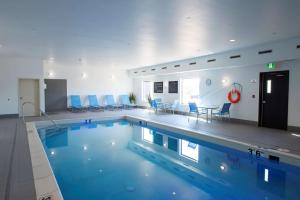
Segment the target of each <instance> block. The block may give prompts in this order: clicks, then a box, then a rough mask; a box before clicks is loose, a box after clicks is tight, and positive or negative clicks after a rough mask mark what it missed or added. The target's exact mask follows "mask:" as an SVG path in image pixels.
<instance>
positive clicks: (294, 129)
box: [137, 106, 300, 133]
mask: <svg viewBox="0 0 300 200" xmlns="http://www.w3.org/2000/svg"><path fill="white" fill-rule="evenodd" d="M137 107H138V108H142V109H147V108H148V107H146V106H137ZM160 112H161V111H160ZM168 113H169V112H168ZM174 113H175V114H178V115H185V116H188V115H189V113H188V112H184V111H175V112H174ZM224 122H225V120H224ZM226 122H229V123H230V122H233V123H237V124H245V125H250V126H258V122H257V121H251V120H245V119H238V118H230V121H226ZM287 130H288V131H292V132H298V133H300V127H298V126H288V129H287Z"/></svg>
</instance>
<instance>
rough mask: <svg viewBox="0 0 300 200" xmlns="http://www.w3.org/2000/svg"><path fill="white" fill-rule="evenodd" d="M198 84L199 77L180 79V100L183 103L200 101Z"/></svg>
mask: <svg viewBox="0 0 300 200" xmlns="http://www.w3.org/2000/svg"><path fill="white" fill-rule="evenodd" d="M199 84H200V79H198V78H192V79H183V80H182V92H181V102H182V103H183V104H188V103H189V102H195V103H197V104H199V103H200V98H199Z"/></svg>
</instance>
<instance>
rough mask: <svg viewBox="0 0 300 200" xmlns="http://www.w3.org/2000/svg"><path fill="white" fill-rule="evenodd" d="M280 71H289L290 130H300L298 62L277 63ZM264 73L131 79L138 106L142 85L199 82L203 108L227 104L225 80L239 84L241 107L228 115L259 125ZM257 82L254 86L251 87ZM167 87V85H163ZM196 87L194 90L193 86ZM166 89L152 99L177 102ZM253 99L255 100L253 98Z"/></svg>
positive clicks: (250, 69)
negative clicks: (296, 128)
mask: <svg viewBox="0 0 300 200" xmlns="http://www.w3.org/2000/svg"><path fill="white" fill-rule="evenodd" d="M279 65H280V69H279V70H290V91H289V122H288V124H289V125H290V126H300V106H299V102H300V94H299V87H300V78H299V77H300V60H293V61H285V62H281V63H279ZM263 71H267V70H266V68H265V66H264V64H262V65H254V66H247V67H235V68H226V69H215V70H204V71H194V72H186V73H180V74H169V75H161V76H159V75H157V76H149V77H144V78H136V79H134V88H133V90H134V92H135V93H136V94H137V98H138V103H139V104H141V105H146V104H145V103H144V102H141V91H142V87H141V86H142V81H143V80H148V81H164V82H166V83H167V81H173V80H180V79H182V78H189V77H190V78H192V77H199V78H200V86H199V90H200V98H201V102H202V103H203V104H218V105H221V104H223V103H224V102H226V101H227V98H226V97H227V96H226V95H227V93H228V91H229V88H228V87H224V86H223V84H222V79H224V78H226V79H228V80H229V81H230V83H232V82H238V83H241V84H242V85H243V92H242V99H241V101H240V103H238V104H236V105H234V106H232V109H231V114H232V117H233V118H238V119H244V120H251V121H258V100H259V73H260V72H263ZM207 78H209V79H211V80H212V85H211V86H209V87H208V86H206V84H205V81H206V79H207ZM251 80H256V83H251ZM164 85H167V84H164ZM195 87H196V86H195ZM167 92H168V88H167V87H165V86H164V93H163V94H154V98H163V101H165V102H173V101H174V100H175V99H178V100H179V99H180V91H179V93H178V94H168V93H167ZM252 95H255V98H252ZM181 110H187V107H186V106H182V107H181Z"/></svg>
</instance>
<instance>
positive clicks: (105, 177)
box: [39, 120, 300, 200]
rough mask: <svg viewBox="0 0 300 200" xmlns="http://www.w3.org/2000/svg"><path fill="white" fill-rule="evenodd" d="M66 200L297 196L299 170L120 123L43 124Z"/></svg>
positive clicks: (229, 199)
mask: <svg viewBox="0 0 300 200" xmlns="http://www.w3.org/2000/svg"><path fill="white" fill-rule="evenodd" d="M39 135H40V138H41V141H42V143H43V145H44V148H45V151H46V153H47V156H48V159H49V161H50V164H51V167H52V169H53V172H54V174H55V177H56V179H57V182H58V184H59V187H60V189H61V192H62V195H63V197H64V199H65V200H99V199H101V200H135V199H137V200H168V199H170V200H173V199H174V200H175V199H183V200H189V199H191V200H196V199H197V200H198V199H201V200H206V199H217V200H239V199H240V200H248V199H249V200H250V199H253V200H259V199H262V200H271V199H274V200H276V199H289V200H293V199H295V200H296V199H300V169H299V168H297V167H295V166H291V165H287V164H283V163H276V162H272V161H268V160H267V159H265V158H263V157H260V158H257V157H256V156H254V155H250V154H248V153H244V152H240V151H236V150H233V149H230V148H226V147H222V146H219V145H216V144H212V143H207V142H204V141H199V140H195V139H193V138H189V137H187V136H183V135H178V134H175V133H171V132H168V131H164V130H159V129H155V128H153V127H152V128H151V127H143V126H140V125H138V124H135V123H132V122H129V121H126V120H117V121H103V122H93V123H91V124H69V125H63V126H62V128H61V129H60V130H55V129H49V128H48V129H47V128H41V129H39Z"/></svg>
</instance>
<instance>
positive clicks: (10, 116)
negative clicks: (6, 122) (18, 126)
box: [0, 114, 19, 119]
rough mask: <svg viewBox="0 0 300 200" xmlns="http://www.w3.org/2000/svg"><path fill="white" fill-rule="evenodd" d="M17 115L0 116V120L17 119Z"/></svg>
mask: <svg viewBox="0 0 300 200" xmlns="http://www.w3.org/2000/svg"><path fill="white" fill-rule="evenodd" d="M18 117H19V114H5V115H0V119H5V118H18Z"/></svg>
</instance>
